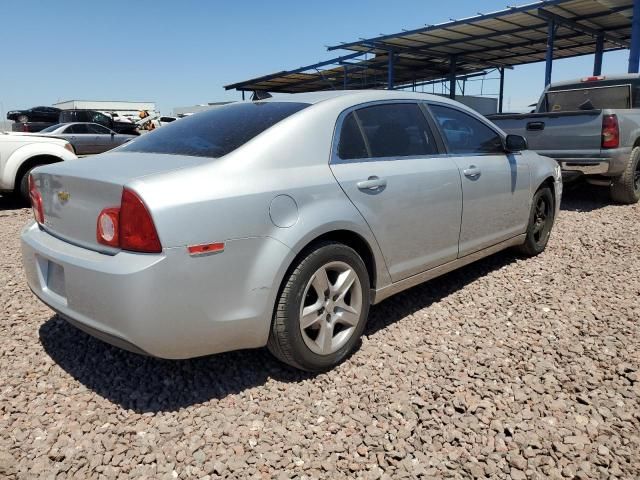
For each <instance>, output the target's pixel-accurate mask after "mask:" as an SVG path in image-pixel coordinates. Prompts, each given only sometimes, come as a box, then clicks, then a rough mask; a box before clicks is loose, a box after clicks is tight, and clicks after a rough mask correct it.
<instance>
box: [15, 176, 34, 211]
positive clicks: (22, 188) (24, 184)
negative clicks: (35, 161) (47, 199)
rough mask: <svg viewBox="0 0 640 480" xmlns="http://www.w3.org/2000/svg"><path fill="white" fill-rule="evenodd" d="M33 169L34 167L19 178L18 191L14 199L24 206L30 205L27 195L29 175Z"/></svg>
mask: <svg viewBox="0 0 640 480" xmlns="http://www.w3.org/2000/svg"><path fill="white" fill-rule="evenodd" d="M34 168H35V167H32V168H30V169H29V170H27V171H26V172H25V173H24V175H22V177H20V179H19V183H18V189H17V190H16V194H17V195H16V197H17V198H18V200H19V201H20V202H21V203H22V204H24V205H29V204H30V203H31V198H30V195H29V174H30V173H31V170H33V169H34Z"/></svg>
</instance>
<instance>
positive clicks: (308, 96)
mask: <svg viewBox="0 0 640 480" xmlns="http://www.w3.org/2000/svg"><path fill="white" fill-rule="evenodd" d="M336 98H342V99H344V100H353V103H354V104H357V103H364V102H375V101H383V100H423V101H425V100H432V101H438V102H442V103H451V104H456V105H457V103H456V102H453V101H452V100H449V99H448V98H446V97H442V96H440V95H432V94H429V93H420V92H406V91H402V90H330V91H320V92H305V93H290V94H278V95H277V96H274V97H271V98H268V99H266V100H259V101H262V102H299V103H310V104H316V103H320V102H324V101H328V100H332V99H336Z"/></svg>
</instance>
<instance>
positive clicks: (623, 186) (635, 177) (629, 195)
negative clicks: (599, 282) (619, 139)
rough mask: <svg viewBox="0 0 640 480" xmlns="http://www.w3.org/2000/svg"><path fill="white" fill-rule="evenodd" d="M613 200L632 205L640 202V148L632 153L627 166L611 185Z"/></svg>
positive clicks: (636, 148)
mask: <svg viewBox="0 0 640 480" xmlns="http://www.w3.org/2000/svg"><path fill="white" fill-rule="evenodd" d="M611 199H612V200H613V201H615V202H618V203H626V204H628V205H632V204H634V203H638V201H640V147H635V148H634V149H633V151H632V152H631V155H630V157H629V161H628V162H627V166H626V168H625V170H624V172H623V173H622V175H620V176H619V177H617V178H614V179H613V182H612V183H611Z"/></svg>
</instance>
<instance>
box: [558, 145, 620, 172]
mask: <svg viewBox="0 0 640 480" xmlns="http://www.w3.org/2000/svg"><path fill="white" fill-rule="evenodd" d="M629 155H631V148H612V149H610V150H600V151H598V152H589V154H588V155H585V156H578V155H572V156H564V155H549V156H551V157H552V158H555V159H556V161H557V162H558V163H559V164H560V167H561V168H562V171H563V172H569V173H580V174H584V175H606V176H611V177H613V176H617V175H621V174H622V172H624V169H625V166H626V165H627V161H628V160H629Z"/></svg>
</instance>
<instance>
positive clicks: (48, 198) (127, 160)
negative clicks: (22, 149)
mask: <svg viewBox="0 0 640 480" xmlns="http://www.w3.org/2000/svg"><path fill="white" fill-rule="evenodd" d="M202 162H203V159H202V158H196V157H186V156H179V155H157V154H146V153H115V152H114V153H109V154H105V155H100V156H97V157H93V158H90V159H83V160H78V161H74V162H63V163H57V164H53V165H47V166H44V167H40V168H38V169H37V170H36V171H35V172H34V173H33V178H34V181H35V183H36V185H37V187H38V190H39V191H40V195H41V197H42V203H43V208H44V225H43V228H44V229H45V230H46V231H48V232H49V233H51V234H52V235H54V236H56V237H58V238H61V239H62V240H65V241H68V242H69V243H73V244H75V245H78V246H82V247H85V248H89V249H91V250H96V251H101V252H105V253H115V252H117V249H116V248H114V247H109V246H105V245H102V244H100V243H98V241H97V238H96V225H97V219H98V215H99V214H100V212H101V211H102V210H103V209H105V208H109V207H119V206H120V200H121V197H122V189H123V187H124V186H125V185H127V184H128V183H130V182H132V181H133V180H135V179H140V178H142V177H146V176H149V175H154V174H159V173H166V172H169V171H172V170H177V169H182V168H187V167H190V166H194V165H197V164H200V163H202ZM152 215H153V213H152ZM160 240H161V241H162V238H161V239H160Z"/></svg>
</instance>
